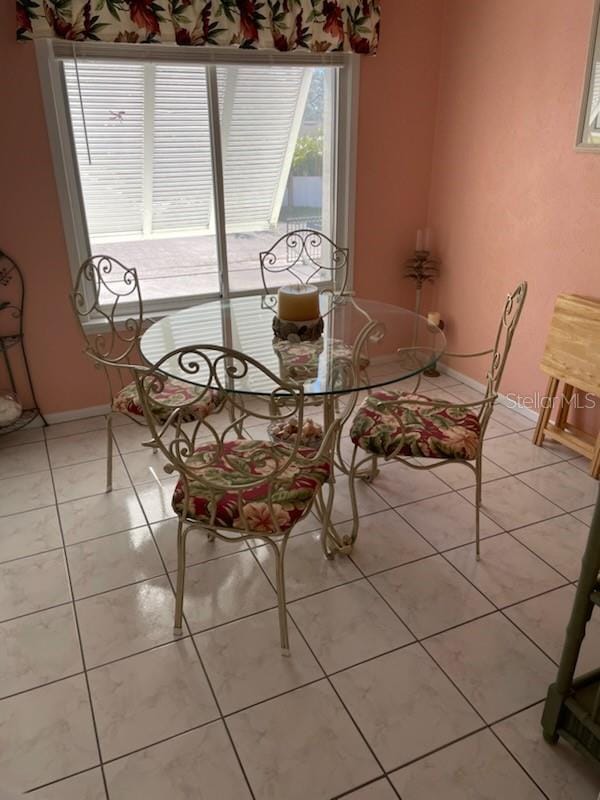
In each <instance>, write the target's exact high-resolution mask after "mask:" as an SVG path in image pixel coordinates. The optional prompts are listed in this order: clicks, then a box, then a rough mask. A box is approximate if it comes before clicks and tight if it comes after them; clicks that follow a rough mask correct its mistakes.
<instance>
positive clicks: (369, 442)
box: [350, 283, 527, 559]
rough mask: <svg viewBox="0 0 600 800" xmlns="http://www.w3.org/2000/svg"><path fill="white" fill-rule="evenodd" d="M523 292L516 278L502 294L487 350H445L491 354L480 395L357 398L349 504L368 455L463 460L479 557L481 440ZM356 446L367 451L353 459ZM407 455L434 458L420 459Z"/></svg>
mask: <svg viewBox="0 0 600 800" xmlns="http://www.w3.org/2000/svg"><path fill="white" fill-rule="evenodd" d="M526 295H527V284H526V283H520V284H519V285H518V286H517V288H516V289H515V291H514V292H513V293H512V294H510V295H508V298H507V300H506V302H505V304H504V308H503V311H502V317H501V320H500V324H499V327H498V332H497V335H496V341H495V343H494V346H493V347H492V348H491V349H489V350H484V351H481V352H478V353H467V354H460V353H447V355H448V356H450V357H454V358H475V357H479V356H484V355H490V354H491V356H492V358H491V364H490V367H489V368H488V371H487V374H486V391H485V395H484V398H483V400H480V401H478V402H474V403H449V402H448V401H447V400H435V399H434V398H430V397H428V396H426V395H422V394H410V393H405V392H396V391H389V390H378V391H374V392H372V393H371V394H370V395H369V396H368V397H367V398H366V399H365V400H364V401H363V403H362V404H361V406H360V407H359V409H358V411H357V412H356V414H355V416H354V419H353V421H352V427H351V429H350V438H351V439H352V442H353V443H354V451H353V455H352V460H351V466H350V472H351V480H350V485H351V501H352V504H353V508H354V509H356V493H355V486H354V481H355V480H356V478H357V476H358V474H359V471H360V469H361V467H362V466H363V465H364V464H365V462H366V461H370V460H371V459H373V457H376V458H378V459H384V460H385V461H399V462H401V463H403V464H406V465H407V466H409V467H411V468H413V469H421V470H423V469H425V470H427V469H433V468H435V467H439V466H444V465H446V464H464V465H465V466H466V467H467V468H468V469H470V470H471V471H472V472H473V473H474V474H475V552H476V557H477V559H479V557H480V530H479V523H480V509H481V485H482V474H481V471H482V450H483V439H484V436H485V431H486V428H487V425H488V422H489V420H490V417H491V415H492V411H493V409H494V403H495V401H496V399H497V397H498V389H499V386H500V381H501V378H502V373H503V372H504V367H505V365H506V359H507V357H508V353H509V351H510V347H511V344H512V340H513V336H514V333H515V329H516V327H517V324H518V322H519V318H520V316H521V312H522V310H523V304H524V302H525V297H526ZM359 451H363V452H365V453H367V454H368V455H367V456H366V457H365V458H361V459H360V460H357V456H358V453H359ZM411 459H420V460H422V459H435V461H433V463H428V464H422V463H416V462H415V461H414V460H411Z"/></svg>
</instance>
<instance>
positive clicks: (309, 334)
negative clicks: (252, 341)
mask: <svg viewBox="0 0 600 800" xmlns="http://www.w3.org/2000/svg"><path fill="white" fill-rule="evenodd" d="M324 328H325V325H324V323H323V317H318V318H317V319H309V320H303V321H301V322H293V321H291V320H287V319H280V318H279V317H277V316H275V317H273V333H274V334H275V336H276V337H277V338H278V339H282V340H283V341H287V342H316V341H318V340H319V339H320V338H321V336H322V335H323V330H324Z"/></svg>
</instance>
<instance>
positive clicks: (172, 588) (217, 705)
mask: <svg viewBox="0 0 600 800" xmlns="http://www.w3.org/2000/svg"><path fill="white" fill-rule="evenodd" d="M124 466H125V471H126V472H127V475H128V476H129V479H130V480H131V475H130V473H129V469H128V467H127V465H126V464H124ZM133 490H134V492H135V496H136V498H137V502H138V504H139V505H140V508H141V509H142V514H143V515H144V519H145V520H146V523H147V525H148V528H149V529H150V535H151V536H152V540H153V542H154V546H155V547H156V550H157V552H158V555H159V558H160V560H161V562H162V565H163V567H164V569H165V572H166V576H167V580H168V581H169V584H170V586H171V591H172V593H173V598H175V587H174V586H173V581H172V580H171V576H170V575H169V572H168V570H167V565H166V562H165V560H164V558H163V554H162V553H161V551H160V548H159V547H158V544H157V542H156V538H155V536H154V531H153V530H152V526H151V525H150V523H149V521H148V515H147V513H146V509H145V508H144V506H143V504H142V502H141V500H140V497H139V494H138V492H137V490H136V488H135V486H134V487H133ZM242 552H243V551H242ZM231 555H235V553H232V554H231ZM183 616H184V621H185V625H186V628H187V629H188V631H190V639H191V644H192V647H193V648H194V651H195V653H196V657H197V658H198V661H199V663H200V668H201V669H202V672H203V674H204V678H205V680H206V682H207V684H208V686H209V689H210V692H211V695H212V697H213V700H214V703H215V706H216V708H217V711H218V713H219V718H220V720H221V723H222V725H223V727H224V728H225V731H226V734H227V737H228V739H229V742H230V744H231V747H232V750H233V752H234V755H235V758H236V760H237V762H238V764H239V767H240V770H241V772H242V775H243V777H244V780H245V781H246V785H247V787H248V791H249V792H250V796H251V797H252V798H253V800H256V799H255V795H254V791H253V789H252V786H251V784H250V780H249V778H248V775H247V774H246V769H245V767H244V764H243V762H242V759H241V756H240V754H239V753H238V749H237V747H236V746H235V742H234V741H233V736H232V735H231V731H230V730H229V726H228V725H227V722H226V720H225V717H224V716H223V711H222V709H221V704H220V703H219V700H218V698H217V695H216V692H215V690H214V688H213V685H212V681H211V680H210V678H209V675H208V672H207V669H206V666H205V664H204V662H203V660H202V657H201V656H200V651H199V650H198V646H197V644H196V642H195V640H194V635H193V634H192V633H191V628H190V626H189V624H188V620H187V617H186V615H185V613H184V615H183ZM186 638H187V637H186ZM108 800H110V798H108Z"/></svg>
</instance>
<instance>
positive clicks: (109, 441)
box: [106, 412, 113, 492]
mask: <svg viewBox="0 0 600 800" xmlns="http://www.w3.org/2000/svg"><path fill="white" fill-rule="evenodd" d="M112 454H113V438H112V412H109V413H108V414H107V415H106V491H107V492H112V467H113V462H112Z"/></svg>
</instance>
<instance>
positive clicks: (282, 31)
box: [17, 0, 381, 54]
mask: <svg viewBox="0 0 600 800" xmlns="http://www.w3.org/2000/svg"><path fill="white" fill-rule="evenodd" d="M380 17H381V11H380V8H379V0H17V38H19V39H35V38H40V37H41V38H57V39H70V40H74V41H85V40H93V41H100V42H129V43H135V42H140V43H145V44H148V43H167V44H173V43H176V44H179V45H199V46H206V45H209V46H215V47H239V48H247V49H261V50H262V49H270V50H272V49H275V50H280V51H287V50H295V49H297V48H303V49H306V50H309V51H312V52H317V53H325V52H335V51H349V52H354V53H363V54H374V53H375V52H376V51H377V45H378V42H379V23H380Z"/></svg>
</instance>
